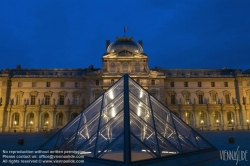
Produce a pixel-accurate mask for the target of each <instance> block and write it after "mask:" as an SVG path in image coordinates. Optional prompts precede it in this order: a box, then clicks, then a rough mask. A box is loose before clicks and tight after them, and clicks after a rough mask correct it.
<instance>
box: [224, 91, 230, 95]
mask: <svg viewBox="0 0 250 166" xmlns="http://www.w3.org/2000/svg"><path fill="white" fill-rule="evenodd" d="M222 93H223V95H231V93H230V92H229V91H228V90H225V91H223V92H222Z"/></svg>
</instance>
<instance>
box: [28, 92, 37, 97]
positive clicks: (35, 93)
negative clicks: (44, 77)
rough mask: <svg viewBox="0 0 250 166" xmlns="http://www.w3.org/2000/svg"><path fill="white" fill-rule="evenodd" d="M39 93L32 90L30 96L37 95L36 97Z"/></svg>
mask: <svg viewBox="0 0 250 166" xmlns="http://www.w3.org/2000/svg"><path fill="white" fill-rule="evenodd" d="M37 95H38V92H37V91H32V92H30V96H36V97H37Z"/></svg>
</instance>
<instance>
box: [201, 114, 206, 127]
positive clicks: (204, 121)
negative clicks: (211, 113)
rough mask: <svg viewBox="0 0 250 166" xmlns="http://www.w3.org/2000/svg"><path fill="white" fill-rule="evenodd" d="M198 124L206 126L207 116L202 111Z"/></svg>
mask: <svg viewBox="0 0 250 166" xmlns="http://www.w3.org/2000/svg"><path fill="white" fill-rule="evenodd" d="M200 124H201V125H202V126H206V124H207V114H206V113H205V112H204V111H201V112H200Z"/></svg>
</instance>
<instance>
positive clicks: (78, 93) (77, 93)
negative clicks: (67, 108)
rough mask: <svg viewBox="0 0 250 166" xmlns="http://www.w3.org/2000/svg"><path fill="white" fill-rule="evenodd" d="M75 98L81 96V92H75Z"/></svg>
mask: <svg viewBox="0 0 250 166" xmlns="http://www.w3.org/2000/svg"><path fill="white" fill-rule="evenodd" d="M73 96H81V92H80V91H75V92H73Z"/></svg>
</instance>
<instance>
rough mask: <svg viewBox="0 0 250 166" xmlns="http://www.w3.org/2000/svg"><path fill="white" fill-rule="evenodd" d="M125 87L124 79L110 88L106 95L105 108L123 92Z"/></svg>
mask: <svg viewBox="0 0 250 166" xmlns="http://www.w3.org/2000/svg"><path fill="white" fill-rule="evenodd" d="M123 86H124V79H123V78H121V79H119V80H118V81H117V82H116V83H115V84H114V85H113V86H112V87H110V88H109V89H108V90H107V91H106V92H105V93H104V104H103V107H105V106H106V105H108V104H110V102H111V101H113V100H114V99H115V98H116V97H117V96H118V95H119V94H120V93H121V92H123V88H124V87H123Z"/></svg>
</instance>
